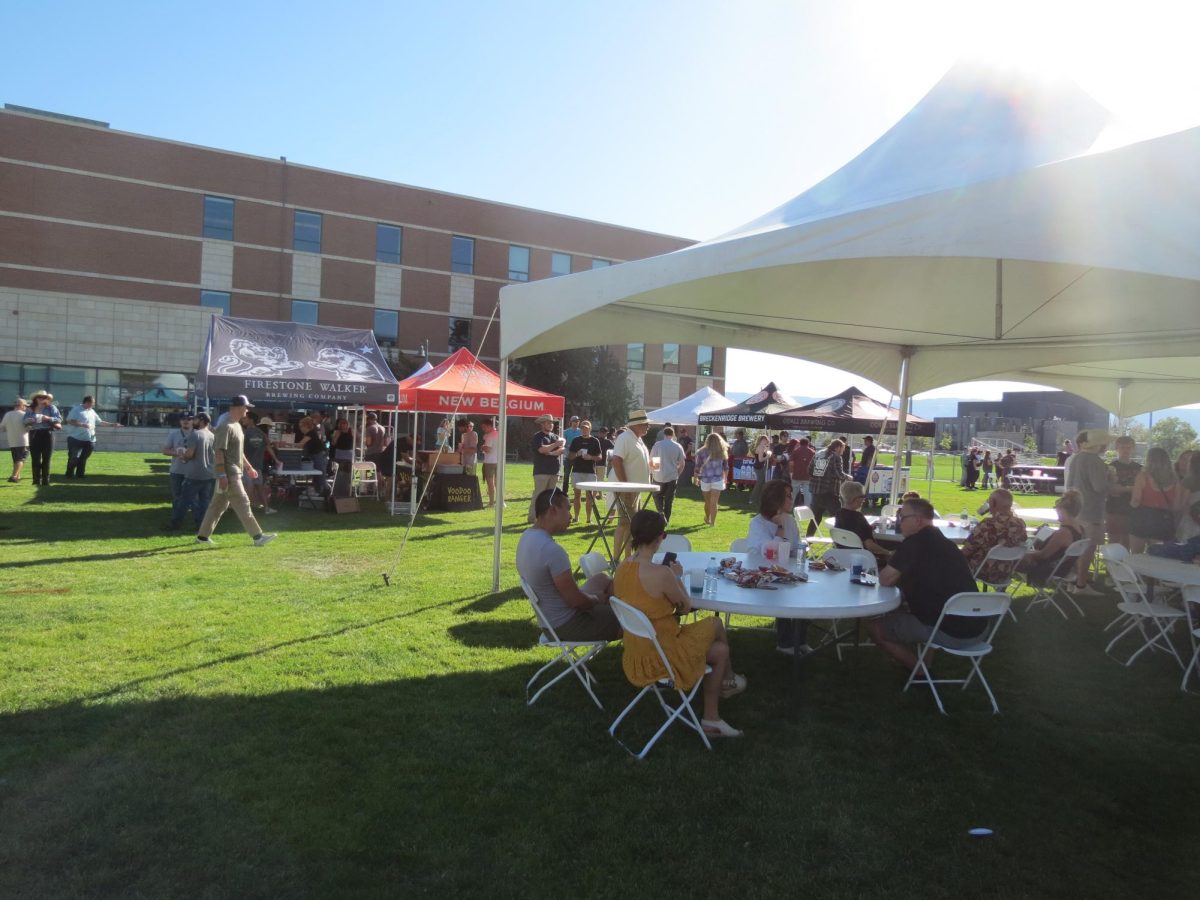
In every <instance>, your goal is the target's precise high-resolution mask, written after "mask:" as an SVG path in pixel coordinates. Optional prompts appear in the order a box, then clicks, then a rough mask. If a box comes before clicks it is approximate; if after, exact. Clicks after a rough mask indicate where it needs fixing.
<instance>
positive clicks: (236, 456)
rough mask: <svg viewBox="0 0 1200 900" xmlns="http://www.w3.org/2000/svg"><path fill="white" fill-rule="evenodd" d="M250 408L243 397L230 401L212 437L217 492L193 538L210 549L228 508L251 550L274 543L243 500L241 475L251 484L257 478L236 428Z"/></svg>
mask: <svg viewBox="0 0 1200 900" xmlns="http://www.w3.org/2000/svg"><path fill="white" fill-rule="evenodd" d="M251 408H252V404H251V403H250V401H249V400H247V399H246V397H245V396H243V395H240V394H239V395H238V396H236V397H234V398H233V400H232V401H231V402H230V404H229V415H228V418H227V419H226V420H225V424H223V425H222V426H221V427H219V428H218V429H217V433H216V434H215V435H214V436H213V456H214V457H215V463H214V465H215V468H216V471H217V489H216V492H215V493H214V494H213V498H212V502H211V503H210V504H209V505H208V512H206V513H205V514H204V521H203V522H202V523H201V524H200V531H199V533H198V534H197V535H196V543H198V544H204V545H205V546H210V547H211V546H213V540H212V533H213V531H214V530H216V527H217V523H218V522H220V521H221V516H223V515H224V514H225V510H227V509H229V507H231V506H232V507H233V511H234V513H235V514H236V515H237V517H238V519H239V520H240V521H241V523H242V527H243V528H245V529H246V534H248V535H250V537H251V538H253V539H254V546H255V547H265V546H266V545H267V544H269V543H270V542H271V541H273V540H275V537H276V535H273V534H263V530H262V528H261V527H259V524H258V522H257V521H256V520H255V518H254V513H253V512H252V511H251V510H250V498H249V497H248V496H246V488H245V487H244V486H243V485H242V473H243V472H245V473H246V474H247V475H249V476H250V478H251V480H253V479H256V478H258V472H257V470H255V468H254V467H253V466H252V465H250V461H249V460H248V459H246V454H245V435H244V434H243V433H242V426H241V424H240V422H241V420H242V417H243V416H245V415H246V410H248V409H251Z"/></svg>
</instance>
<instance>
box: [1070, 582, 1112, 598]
mask: <svg viewBox="0 0 1200 900" xmlns="http://www.w3.org/2000/svg"><path fill="white" fill-rule="evenodd" d="M1070 592H1071V593H1072V594H1074V595H1075V596H1076V597H1103V596H1104V592H1103V591H1098V590H1096V589H1095V588H1094V587H1092V586H1091V585H1090V584H1085V585H1084V586H1083V587H1080V586H1079V585H1077V584H1076V585H1072V586H1071V588H1070Z"/></svg>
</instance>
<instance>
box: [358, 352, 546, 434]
mask: <svg viewBox="0 0 1200 900" xmlns="http://www.w3.org/2000/svg"><path fill="white" fill-rule="evenodd" d="M460 397H461V401H462V402H461V403H460V402H459V398H460ZM507 405H508V414H509V415H510V416H541V415H551V416H554V417H555V418H558V419H561V418H562V415H563V411H564V410H565V408H566V403H565V401H564V400H563V398H562V397H560V396H558V395H557V394H548V393H546V392H545V391H538V390H534V389H533V388H530V387H525V385H523V384H517V383H516V382H513V381H510V382H509V383H508V402H507ZM374 408H375V409H397V408H398V409H402V410H406V411H409V412H426V413H442V414H443V415H447V416H449V415H453V414H455V413H457V414H458V415H476V416H495V415H499V413H500V376H499V375H497V374H496V373H495V372H493V371H492V370H491V369H489V368H488V367H487V366H485V365H484V364H483V363H481V362H480V361H479V359H478V358H477V357H476V356H475V354H473V353H472V352H471V351H470V350H468V349H467V348H465V347H463V348H462V349H460V350H456V351H455V352H454V353H452V354H451V355H450V356H448V357H446V358H445V359H444V360H442V361H441V362H440V363H439V364H438V365H436V366H434V367H433V368H432V369H430V370H429V371H428V372H424V373H422V374H420V375H412V376H410V377H408V378H406V379H404V380H403V381H401V382H400V384H399V394H398V396H397V403H396V405H395V406H377V407H374Z"/></svg>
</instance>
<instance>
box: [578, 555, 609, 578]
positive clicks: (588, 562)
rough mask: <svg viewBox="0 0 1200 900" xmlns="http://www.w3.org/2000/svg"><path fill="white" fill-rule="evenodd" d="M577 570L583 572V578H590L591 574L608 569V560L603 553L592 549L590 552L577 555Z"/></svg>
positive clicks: (597, 573)
mask: <svg viewBox="0 0 1200 900" xmlns="http://www.w3.org/2000/svg"><path fill="white" fill-rule="evenodd" d="M579 570H580V571H581V572H583V575H584V577H585V578H591V577H592V576H593V575H599V574H600V573H601V572H607V571H608V560H607V559H605V558H604V554H603V553H599V552H597V551H595V550H593V551H592V552H591V553H585V554H583V556H581V557H579Z"/></svg>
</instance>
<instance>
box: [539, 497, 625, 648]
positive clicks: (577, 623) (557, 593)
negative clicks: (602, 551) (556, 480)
mask: <svg viewBox="0 0 1200 900" xmlns="http://www.w3.org/2000/svg"><path fill="white" fill-rule="evenodd" d="M534 516H535V521H534V524H533V525H532V526H531V527H530V528H528V529H527V530H526V531H525V533H524V534H522V535H521V540H520V542H519V543H518V544H517V572H518V573H520V575H521V578H523V579H524V580H525V582H526V583H527V584H528V585H529V586H530V587H531V588H533V592H534V594H536V595H537V598H538V603H539V604H540V605H541V608H542V614H543V615H544V616H545V617H546V621H547V622H549V623H550V626H551V627H552V628H553V629H554V630H555V632H556V633H557V634H558V637H559V639H560V640H564V641H600V640H606V641H615V640H616V639H617V638H619V637H620V636H621V625H620V623H619V622H618V621H617V617H616V614H615V613H613V611H612V607H611V606H609V605H608V598H609V597H610V596H612V578H610V577H609V576H608V574H607V573H604V572H601V573H599V574H597V575H593V576H592V577H591V578H589V579H588V580H587V581H586V582H585V583H584V585H583V588H582V589H580V587H579V586H578V585H577V584H576V583H575V576H574V575H572V574H571V559H570V557H568V556H567V551H566V550H564V549H563V548H562V547H560V546H558V544H556V543H555V542H554V535H556V534H563V533H564V532H565V531H566V530H567V529H568V528H569V527H570V524H571V507H570V504H569V503H568V502H567V495H566V493H565V492H563V491H562V490H560V489H559V488H557V487H554V488H551V489H550V490H546V491H542V492H541V493H540V494H538V495H537V497H535V498H534Z"/></svg>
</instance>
